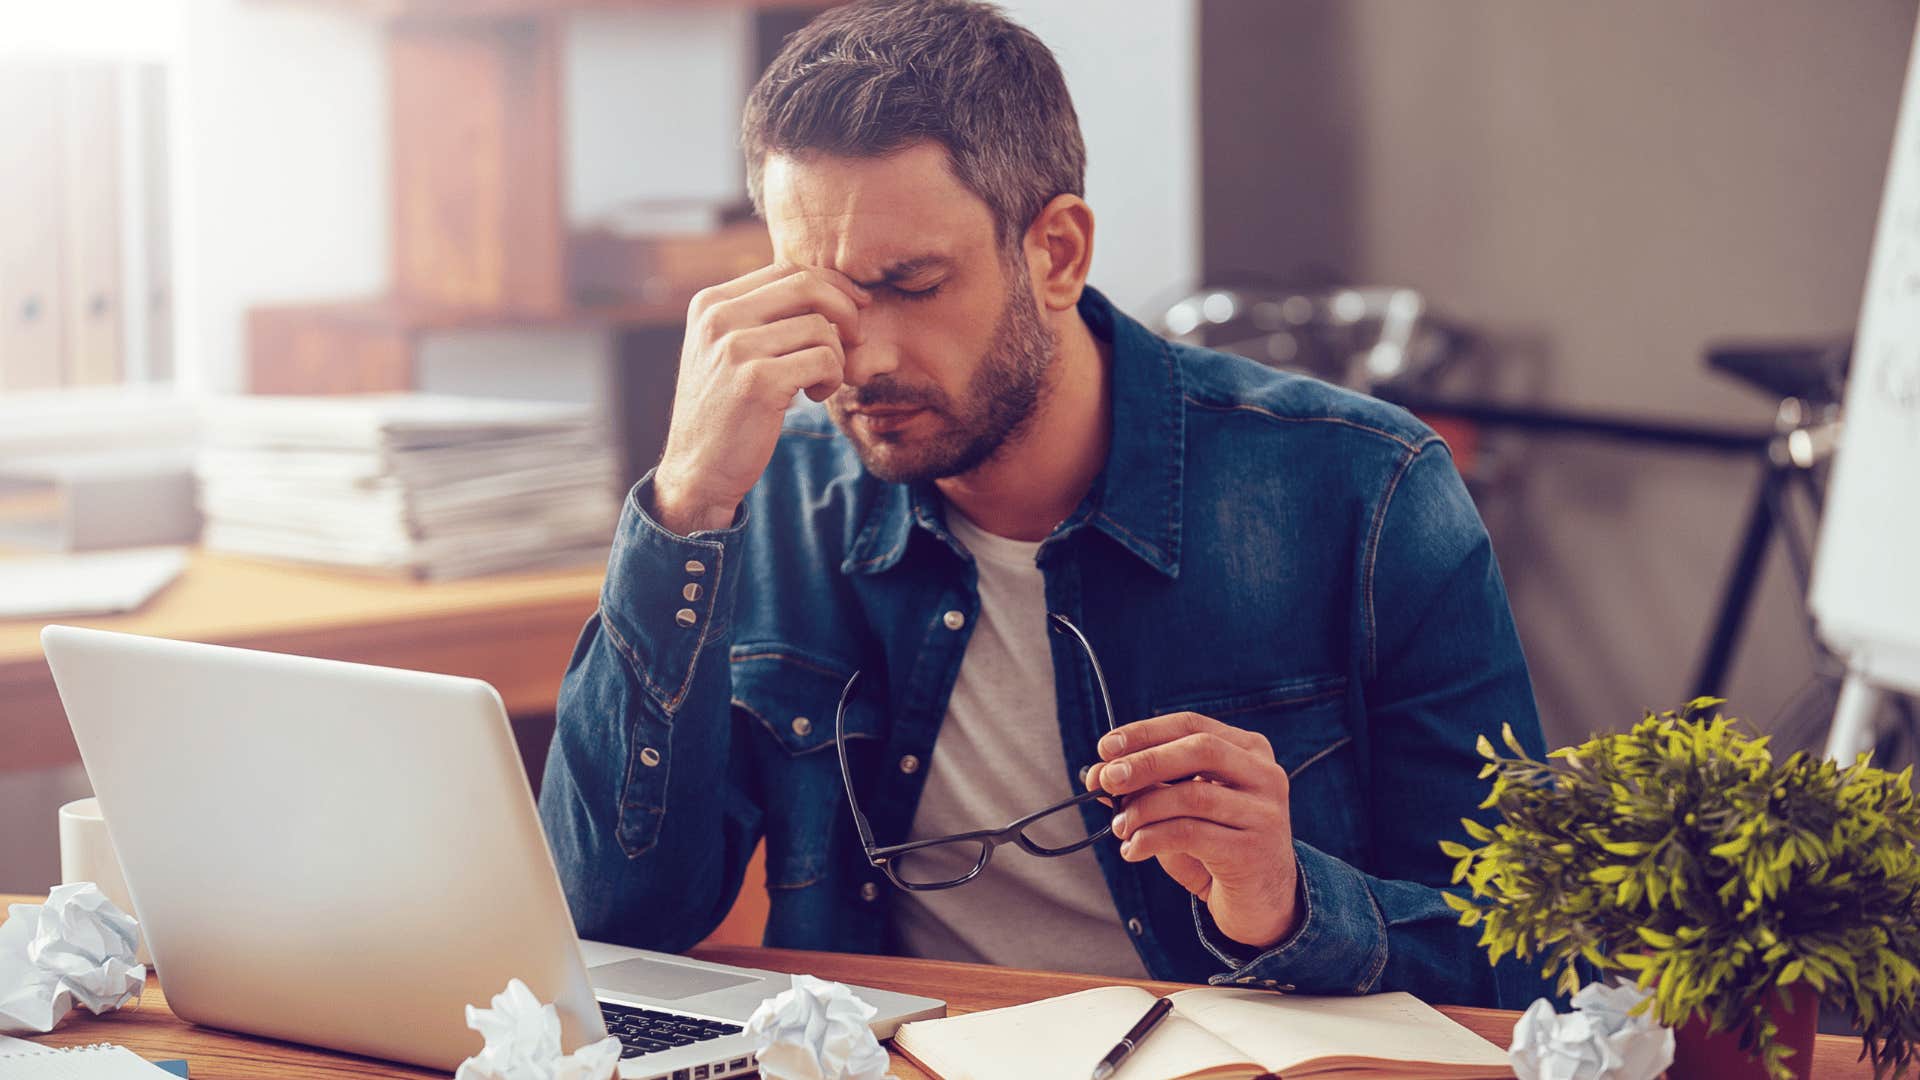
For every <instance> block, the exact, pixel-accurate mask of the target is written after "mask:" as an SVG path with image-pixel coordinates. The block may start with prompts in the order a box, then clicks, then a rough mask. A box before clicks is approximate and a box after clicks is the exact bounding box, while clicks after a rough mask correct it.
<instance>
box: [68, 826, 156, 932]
mask: <svg viewBox="0 0 1920 1080" xmlns="http://www.w3.org/2000/svg"><path fill="white" fill-rule="evenodd" d="M76 881H91V882H93V883H94V884H95V885H98V886H100V891H101V892H102V893H103V894H105V896H106V898H107V899H109V900H111V901H113V903H114V905H115V906H116V907H118V908H119V909H120V910H121V911H124V912H126V913H127V914H129V915H132V914H133V899H132V898H131V897H130V896H128V894H127V878H126V875H124V874H122V873H121V872H120V857H119V856H118V855H117V854H116V853H115V852H114V850H113V837H111V836H109V835H107V819H106V818H104V817H102V816H101V815H100V800H99V799H76V800H74V801H73V802H70V803H68V804H67V805H65V806H62V807H61V808H60V883H61V884H62V885H71V884H73V883H74V882H76ZM138 961H139V962H140V963H142V964H152V963H153V958H152V957H150V956H148V955H147V935H146V931H144V930H143V931H141V933H140V951H139V954H138Z"/></svg>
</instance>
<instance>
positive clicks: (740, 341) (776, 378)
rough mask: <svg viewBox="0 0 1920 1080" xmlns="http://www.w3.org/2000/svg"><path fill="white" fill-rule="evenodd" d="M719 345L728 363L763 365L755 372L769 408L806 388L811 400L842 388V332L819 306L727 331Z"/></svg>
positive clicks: (822, 398) (782, 405)
mask: <svg viewBox="0 0 1920 1080" xmlns="http://www.w3.org/2000/svg"><path fill="white" fill-rule="evenodd" d="M716 348H718V349H719V350H720V355H721V357H722V358H723V359H725V360H726V361H728V362H731V363H735V364H756V365H760V366H759V367H758V368H756V370H755V371H754V372H753V377H754V378H755V379H757V380H758V381H759V392H760V393H761V395H762V403H763V404H765V405H767V406H768V407H770V408H780V409H784V408H786V406H787V403H788V402H789V401H791V400H793V395H794V393H795V392H797V391H799V390H803V389H804V390H805V391H806V392H807V396H808V397H810V398H813V400H815V401H825V400H826V399H827V396H828V395H830V394H832V393H833V392H834V391H835V390H837V389H839V388H840V382H841V378H842V376H843V375H844V373H845V371H846V365H847V354H846V349H845V348H844V347H843V346H842V345H841V344H840V333H839V331H838V330H837V329H836V328H835V327H834V325H833V323H832V322H831V321H830V320H828V319H827V317H826V316H824V315H822V314H820V313H819V312H817V311H814V312H808V313H806V314H804V315H795V316H793V317H792V318H789V319H781V320H779V321H777V322H772V323H768V324H766V325H765V326H751V327H748V328H746V329H744V330H732V331H729V332H728V333H727V334H726V335H725V336H723V337H722V338H721V339H720V340H719V341H718V342H717V343H716ZM822 350H824V352H822Z"/></svg>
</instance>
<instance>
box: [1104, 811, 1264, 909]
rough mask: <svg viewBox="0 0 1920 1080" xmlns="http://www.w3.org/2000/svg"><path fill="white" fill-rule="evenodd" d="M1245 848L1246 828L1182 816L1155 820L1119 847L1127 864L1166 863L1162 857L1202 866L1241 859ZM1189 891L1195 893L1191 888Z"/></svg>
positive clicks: (1121, 855)
mask: <svg viewBox="0 0 1920 1080" xmlns="http://www.w3.org/2000/svg"><path fill="white" fill-rule="evenodd" d="M1246 846H1247V833H1246V831H1245V830H1243V829H1230V828H1228V827H1227V826H1225V825H1217V824H1215V823H1213V822H1211V821H1201V820H1200V819H1199V818H1188V817H1183V818H1172V819H1169V820H1167V821H1156V822H1154V823H1153V824H1151V825H1147V826H1144V827H1142V828H1140V829H1138V830H1136V831H1135V832H1134V834H1133V836H1131V837H1130V838H1128V839H1127V840H1126V841H1125V842H1123V843H1122V844H1121V845H1120V857H1121V858H1122V859H1125V860H1126V861H1128V862H1144V861H1146V860H1147V859H1154V858H1161V859H1162V861H1163V862H1165V861H1167V860H1166V859H1164V858H1162V857H1163V856H1186V857H1188V858H1191V859H1194V860H1197V861H1199V862H1201V863H1229V862H1231V861H1233V860H1234V859H1236V858H1238V857H1240V856H1241V855H1242V854H1243V853H1244V852H1245V850H1246ZM1181 884H1182V885H1185V884H1186V882H1184V881H1182V882H1181ZM1189 891H1193V890H1192V888H1191V886H1189Z"/></svg>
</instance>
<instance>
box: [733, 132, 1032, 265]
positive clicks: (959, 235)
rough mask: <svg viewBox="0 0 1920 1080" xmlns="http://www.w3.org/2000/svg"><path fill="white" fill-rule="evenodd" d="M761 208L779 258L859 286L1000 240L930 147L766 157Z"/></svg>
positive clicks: (975, 199) (978, 203) (977, 201)
mask: <svg viewBox="0 0 1920 1080" xmlns="http://www.w3.org/2000/svg"><path fill="white" fill-rule="evenodd" d="M761 205H762V206H763V208H764V209H765V211H766V215H767V229H768V231H769V232H770V233H772V235H773V247H774V253H775V255H777V256H778V257H779V258H781V259H783V260H786V261H789V262H795V263H800V264H802V265H807V266H827V267H831V268H833V269H836V270H839V271H840V272H842V273H844V274H846V275H848V276H849V277H852V278H854V279H855V280H864V279H865V278H866V277H870V276H872V275H873V274H874V273H875V272H876V271H880V270H884V269H885V268H886V267H887V266H889V265H891V264H893V263H896V262H900V261H903V260H906V259H913V258H920V257H924V256H927V255H941V256H946V257H948V258H951V259H955V260H958V259H962V258H964V257H966V256H968V255H970V254H972V253H973V252H975V251H976V250H977V249H979V248H982V247H990V246H991V245H992V244H993V242H994V232H993V214H992V211H990V210H989V209H988V208H987V204H986V202H985V201H983V200H982V199H981V198H980V197H979V196H978V195H975V194H974V193H973V192H971V191H968V190H967V188H966V187H965V186H964V185H962V184H961V183H960V181H959V180H957V179H955V178H954V175H953V170H952V169H951V168H950V167H949V165H948V162H947V152H946V148H945V147H943V146H941V145H940V144H938V143H932V142H923V143H916V144H914V145H912V146H909V147H907V148H905V149H902V150H900V151H897V152H895V153H892V154H888V155H887V156H885V157H859V158H851V157H839V156H836V155H832V154H820V153H810V154H803V155H798V156H795V155H788V154H772V155H769V156H768V158H767V161H766V165H765V167H764V169H763V171H762V173H761Z"/></svg>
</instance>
